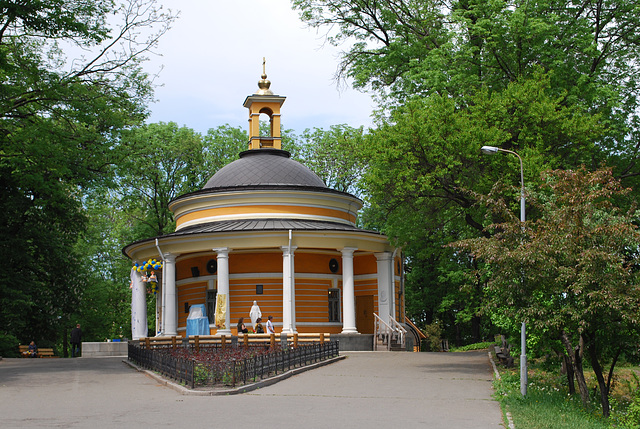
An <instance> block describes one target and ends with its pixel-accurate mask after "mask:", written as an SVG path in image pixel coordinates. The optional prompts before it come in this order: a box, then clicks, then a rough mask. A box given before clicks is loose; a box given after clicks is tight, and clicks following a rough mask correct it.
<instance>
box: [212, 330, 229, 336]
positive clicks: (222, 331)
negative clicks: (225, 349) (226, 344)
mask: <svg viewBox="0 0 640 429" xmlns="http://www.w3.org/2000/svg"><path fill="white" fill-rule="evenodd" d="M223 335H224V336H225V337H230V336H232V334H231V330H230V329H218V332H216V335H214V336H215V337H221V336H223Z"/></svg>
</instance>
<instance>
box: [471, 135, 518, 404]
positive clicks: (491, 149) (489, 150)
mask: <svg viewBox="0 0 640 429" xmlns="http://www.w3.org/2000/svg"><path fill="white" fill-rule="evenodd" d="M480 150H481V151H482V153H484V154H486V155H495V154H496V153H498V152H506V153H510V154H513V155H515V156H517V157H518V160H520V225H521V228H522V231H524V221H525V213H524V168H523V166H522V158H520V155H518V154H517V153H515V152H514V151H511V150H507V149H501V148H499V147H495V146H482V148H481V149H480ZM526 347H527V326H526V324H525V322H522V326H521V327H520V349H521V354H520V393H522V396H526V395H527V384H528V383H527V351H526Z"/></svg>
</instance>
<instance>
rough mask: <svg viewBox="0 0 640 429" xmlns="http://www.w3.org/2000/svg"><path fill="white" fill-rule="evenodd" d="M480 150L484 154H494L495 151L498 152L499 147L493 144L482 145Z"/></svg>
mask: <svg viewBox="0 0 640 429" xmlns="http://www.w3.org/2000/svg"><path fill="white" fill-rule="evenodd" d="M480 150H481V151H482V153H484V154H485V155H495V154H496V153H498V150H499V149H498V148H497V147H495V146H482V147H481V148H480Z"/></svg>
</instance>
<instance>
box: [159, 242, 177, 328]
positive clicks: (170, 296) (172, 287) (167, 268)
mask: <svg viewBox="0 0 640 429" xmlns="http://www.w3.org/2000/svg"><path fill="white" fill-rule="evenodd" d="M162 256H163V257H164V267H163V268H162V274H163V275H164V276H165V279H164V281H165V283H164V285H165V287H166V288H167V290H166V292H165V295H164V297H165V299H166V301H165V303H164V314H163V315H162V316H163V318H164V334H165V335H178V301H177V300H176V255H174V254H172V253H165V254H163V255H162Z"/></svg>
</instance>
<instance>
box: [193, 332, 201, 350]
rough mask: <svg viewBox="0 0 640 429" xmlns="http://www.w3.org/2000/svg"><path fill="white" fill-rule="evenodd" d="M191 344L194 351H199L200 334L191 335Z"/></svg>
mask: <svg viewBox="0 0 640 429" xmlns="http://www.w3.org/2000/svg"><path fill="white" fill-rule="evenodd" d="M193 346H194V347H195V349H196V353H200V336H199V335H196V336H195V337H193Z"/></svg>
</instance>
